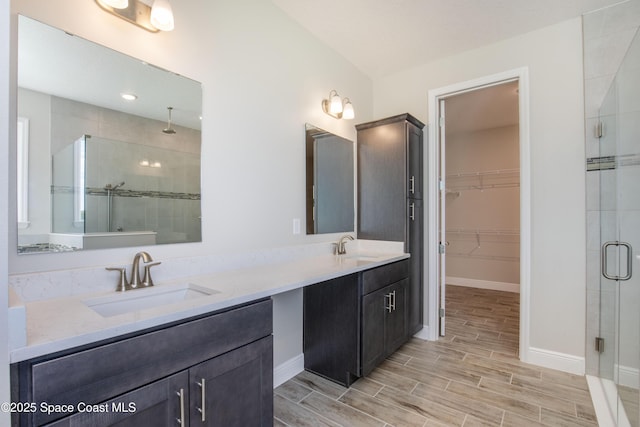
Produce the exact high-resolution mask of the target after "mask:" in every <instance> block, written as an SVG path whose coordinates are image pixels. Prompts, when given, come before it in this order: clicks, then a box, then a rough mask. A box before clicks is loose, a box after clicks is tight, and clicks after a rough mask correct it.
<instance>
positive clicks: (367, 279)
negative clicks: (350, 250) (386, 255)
mask: <svg viewBox="0 0 640 427" xmlns="http://www.w3.org/2000/svg"><path fill="white" fill-rule="evenodd" d="M408 277H409V261H408V260H402V261H397V262H394V263H391V264H386V265H382V266H379V267H375V268H372V269H369V270H365V271H362V272H360V273H357V274H351V275H348V276H344V277H338V278H336V279H332V280H328V281H326V282H322V283H318V284H315V285H311V286H307V287H306V288H305V289H304V292H303V298H304V304H303V306H304V315H303V319H304V340H303V341H304V363H305V369H306V370H308V371H311V372H313V373H315V374H318V375H321V376H323V377H325V378H328V379H330V380H332V381H335V382H337V383H339V384H342V385H344V386H347V387H349V386H350V385H351V384H352V383H353V382H354V381H355V380H357V379H358V377H361V376H364V375H367V374H368V373H370V372H371V371H372V370H373V368H375V366H376V365H378V364H379V363H380V362H382V361H383V360H384V359H385V358H386V357H388V356H389V355H390V354H391V353H393V352H394V351H395V350H397V349H398V347H400V346H401V345H402V344H403V343H404V342H406V341H407V338H408V335H407V304H408V283H409V282H408Z"/></svg>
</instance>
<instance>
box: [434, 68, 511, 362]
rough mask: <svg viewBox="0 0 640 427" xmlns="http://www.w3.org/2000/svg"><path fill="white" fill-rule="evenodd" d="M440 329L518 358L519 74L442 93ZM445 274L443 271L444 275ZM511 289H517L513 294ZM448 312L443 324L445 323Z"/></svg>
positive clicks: (472, 342)
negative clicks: (442, 303) (511, 78)
mask: <svg viewBox="0 0 640 427" xmlns="http://www.w3.org/2000/svg"><path fill="white" fill-rule="evenodd" d="M440 115H441V117H444V125H443V126H442V127H441V130H440V134H441V138H440V146H441V149H440V164H441V172H440V175H441V179H442V181H443V183H444V192H443V193H442V194H441V198H440V203H441V209H440V212H442V217H441V219H440V221H441V224H440V232H441V235H440V238H439V240H440V242H445V245H444V246H445V248H444V253H443V254H441V257H443V258H445V259H446V262H445V260H444V259H443V263H442V264H443V265H444V268H442V269H441V270H440V276H441V277H440V279H439V281H440V282H441V283H442V286H445V289H442V290H441V292H442V294H443V295H444V296H445V298H444V299H445V316H444V317H441V318H440V325H439V331H440V335H441V336H444V337H446V339H448V340H450V339H453V340H455V341H456V342H461V343H465V344H468V345H473V346H481V347H484V346H486V347H489V348H491V349H493V350H495V351H500V352H501V353H503V354H507V355H509V356H513V357H516V356H517V353H518V341H519V340H518V332H519V330H518V327H519V325H518V322H519V312H520V309H519V301H518V298H517V294H518V293H519V291H520V257H519V254H520V154H519V139H518V138H519V126H518V124H519V123H518V119H519V117H518V81H517V80H514V81H509V82H505V83H501V84H497V85H491V86H488V87H481V88H477V89H475V90H473V91H467V92H464V93H461V94H454V95H451V96H448V97H443V98H441V99H440ZM443 276H444V277H443ZM514 294H516V295H514ZM445 319H446V323H447V326H446V328H445Z"/></svg>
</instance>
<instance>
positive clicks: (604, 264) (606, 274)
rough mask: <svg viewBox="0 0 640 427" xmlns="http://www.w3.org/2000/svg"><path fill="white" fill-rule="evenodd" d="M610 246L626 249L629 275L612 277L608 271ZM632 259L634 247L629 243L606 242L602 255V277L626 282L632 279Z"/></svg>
mask: <svg viewBox="0 0 640 427" xmlns="http://www.w3.org/2000/svg"><path fill="white" fill-rule="evenodd" d="M609 246H623V247H624V248H626V250H627V274H625V275H624V276H615V275H610V274H609V272H608V271H607V264H608V262H607V261H608V255H607V249H609ZM632 257H633V249H632V247H631V245H630V244H629V243H627V242H618V241H613V242H606V243H605V244H604V245H602V254H601V259H602V263H601V268H602V275H603V276H604V277H605V278H607V279H610V280H619V281H625V280H629V279H631V274H632V268H631V265H632V264H631V263H632Z"/></svg>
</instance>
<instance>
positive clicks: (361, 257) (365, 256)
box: [343, 253, 381, 262]
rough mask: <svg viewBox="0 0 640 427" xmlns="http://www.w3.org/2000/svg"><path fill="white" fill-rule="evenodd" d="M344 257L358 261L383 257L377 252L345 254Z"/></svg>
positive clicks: (371, 260) (376, 259) (375, 259)
mask: <svg viewBox="0 0 640 427" xmlns="http://www.w3.org/2000/svg"><path fill="white" fill-rule="evenodd" d="M343 257H344V259H354V260H356V261H370V262H373V261H378V260H379V259H380V258H381V255H377V254H358V253H355V254H345V255H343Z"/></svg>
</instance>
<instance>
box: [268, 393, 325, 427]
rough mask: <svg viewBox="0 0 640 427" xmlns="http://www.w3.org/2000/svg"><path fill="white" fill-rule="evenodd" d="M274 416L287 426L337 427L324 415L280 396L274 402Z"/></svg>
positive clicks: (276, 396)
mask: <svg viewBox="0 0 640 427" xmlns="http://www.w3.org/2000/svg"><path fill="white" fill-rule="evenodd" d="M273 415H274V416H275V417H276V419H278V420H280V422H282V423H284V424H285V425H288V426H291V427H336V426H337V424H336V423H333V422H331V421H329V420H327V419H326V418H324V417H322V415H319V414H316V413H314V412H312V411H309V410H308V409H306V408H304V407H303V406H301V405H298V404H297V403H295V402H291V401H290V400H288V399H285V398H284V397H282V396H280V395H275V397H274V401H273Z"/></svg>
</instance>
